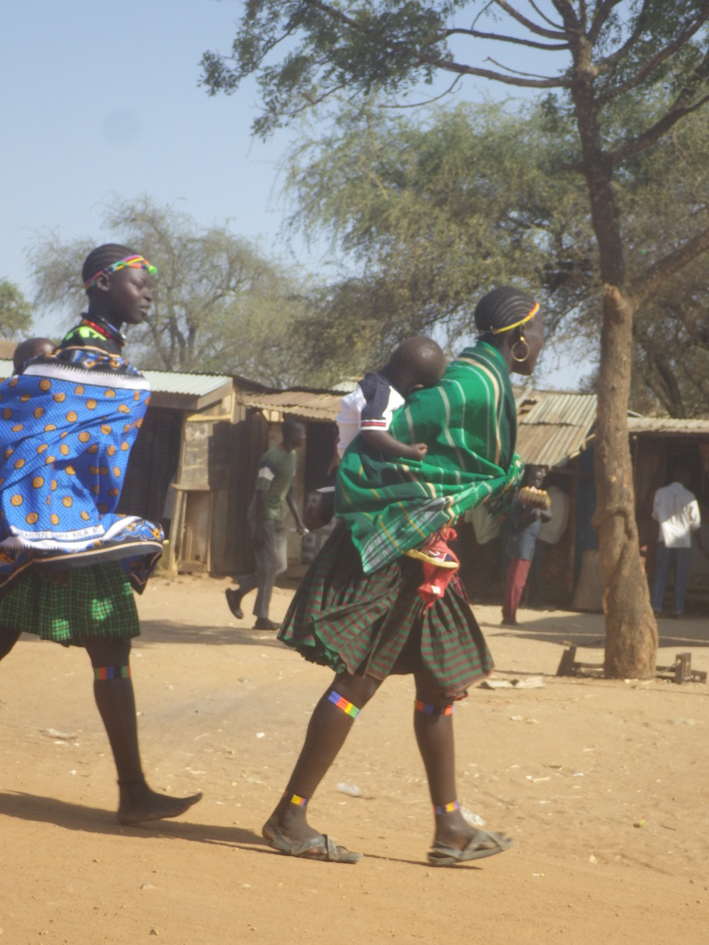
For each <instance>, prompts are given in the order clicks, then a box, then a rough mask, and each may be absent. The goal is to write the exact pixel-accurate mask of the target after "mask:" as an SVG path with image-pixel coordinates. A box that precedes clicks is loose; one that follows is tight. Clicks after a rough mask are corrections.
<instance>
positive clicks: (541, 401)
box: [517, 391, 596, 466]
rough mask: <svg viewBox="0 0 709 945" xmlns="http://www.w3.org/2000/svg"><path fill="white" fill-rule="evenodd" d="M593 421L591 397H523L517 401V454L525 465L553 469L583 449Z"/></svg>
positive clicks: (538, 393) (543, 394)
mask: <svg viewBox="0 0 709 945" xmlns="http://www.w3.org/2000/svg"><path fill="white" fill-rule="evenodd" d="M595 419H596V395H595V394H574V393H558V392H556V391H532V392H531V393H528V394H523V395H521V396H520V397H519V398H518V400H517V425H518V430H517V452H518V453H519V454H520V456H521V457H522V459H523V460H524V461H525V462H526V463H532V464H534V465H538V466H557V465H559V464H561V463H563V462H564V461H566V460H569V459H571V458H572V457H573V456H576V455H577V454H578V453H579V452H580V451H581V450H582V449H583V448H584V446H585V444H586V440H587V439H588V436H589V434H590V432H591V429H592V427H593V424H594V422H595Z"/></svg>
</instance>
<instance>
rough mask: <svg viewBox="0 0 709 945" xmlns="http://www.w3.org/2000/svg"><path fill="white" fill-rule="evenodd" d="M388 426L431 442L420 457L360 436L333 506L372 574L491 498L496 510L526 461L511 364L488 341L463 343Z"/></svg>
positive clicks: (407, 438)
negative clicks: (519, 443) (519, 447)
mask: <svg viewBox="0 0 709 945" xmlns="http://www.w3.org/2000/svg"><path fill="white" fill-rule="evenodd" d="M390 432H391V434H392V436H394V437H396V439H398V440H401V441H402V442H404V443H426V444H427V446H428V453H427V454H426V456H425V457H424V459H423V461H420V462H419V461H416V460H400V459H395V458H393V457H390V456H384V455H383V454H382V453H381V452H379V451H378V450H375V449H373V448H372V447H370V446H369V445H368V444H367V443H365V442H364V440H363V439H362V437H359V436H358V437H355V439H354V440H353V442H352V444H351V445H350V447H349V448H348V449H347V451H346V452H345V455H344V456H343V458H342V463H341V465H340V469H339V473H338V477H337V490H336V495H335V513H336V515H337V516H338V517H339V518H341V519H343V520H344V521H345V522H346V524H347V526H348V527H349V529H350V533H351V535H352V540H353V542H354V544H355V546H356V548H357V550H358V551H359V553H360V555H361V558H362V565H363V568H364V571H365V573H367V574H369V573H371V572H372V571H376V570H377V569H378V568H381V567H383V566H384V565H386V564H389V563H391V562H392V561H394V560H395V559H396V558H398V557H400V556H401V555H402V554H403V553H404V552H406V551H408V550H409V549H410V548H415V547H416V546H418V545H420V544H422V542H423V541H424V540H425V539H426V538H428V536H429V535H431V534H432V533H433V532H435V531H436V530H437V529H439V528H442V527H443V526H444V525H449V524H451V523H452V522H454V521H455V520H456V518H457V517H458V516H459V515H460V514H461V513H462V512H464V511H465V510H466V509H467V508H470V507H473V506H476V505H479V504H480V502H482V501H484V500H487V501H488V505H489V506H490V508H491V511H493V512H494V513H497V514H499V512H501V511H503V509H505V508H507V507H508V506H509V504H510V503H511V502H512V499H513V498H514V494H515V489H516V486H517V483H518V481H519V478H520V476H521V473H522V471H523V468H524V466H523V464H522V461H521V459H520V458H519V456H518V455H517V454H516V453H515V452H514V448H515V443H516V440H517V418H516V412H515V403H514V396H513V393H512V387H511V385H510V379H509V373H508V370H507V365H506V364H505V362H504V359H503V358H502V355H501V354H500V353H499V351H497V349H496V348H494V347H493V346H492V345H488V344H486V343H485V342H478V344H477V345H476V346H475V347H474V348H466V349H465V350H464V351H463V353H462V354H461V355H460V357H459V358H457V359H456V360H455V361H453V362H451V364H449V366H448V368H447V369H446V372H445V374H444V375H443V378H442V379H441V381H440V383H439V384H437V385H436V386H435V387H431V388H428V389H427V390H421V391H416V393H414V394H413V395H412V396H411V398H410V399H409V401H408V402H407V404H406V405H405V406H404V407H402V408H401V409H400V410H399V411H398V412H397V413H396V415H395V416H394V420H393V423H392V426H391V428H390Z"/></svg>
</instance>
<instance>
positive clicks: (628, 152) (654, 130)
mask: <svg viewBox="0 0 709 945" xmlns="http://www.w3.org/2000/svg"><path fill="white" fill-rule="evenodd" d="M678 101H679V99H678ZM707 102H709V95H705V96H704V97H703V98H700V99H699V101H698V102H696V103H695V104H694V105H692V106H690V107H689V108H677V107H676V106H673V107H672V108H671V109H670V111H669V112H667V114H666V115H664V116H663V117H662V118H661V119H660V120H659V121H657V122H655V124H654V125H652V127H651V128H648V129H647V131H644V132H643V133H642V134H641V135H638V136H637V138H633V139H632V140H631V141H628V142H626V143H625V144H624V145H623V146H622V147H620V148H616V150H615V151H611V152H610V154H609V155H608V160H609V161H610V163H611V165H612V166H613V167H617V166H618V165H619V164H622V163H623V161H626V160H627V159H628V158H629V157H634V156H635V155H636V154H640V153H641V151H645V150H647V148H649V147H652V145H653V144H655V142H656V141H659V140H660V138H662V136H663V135H665V134H667V132H668V131H669V130H670V128H672V126H673V125H675V124H677V122H678V121H679V120H680V118H684V117H685V116H686V115H691V114H692V112H696V111H697V110H698V109H700V108H701V107H702V105H705V104H706V103H707Z"/></svg>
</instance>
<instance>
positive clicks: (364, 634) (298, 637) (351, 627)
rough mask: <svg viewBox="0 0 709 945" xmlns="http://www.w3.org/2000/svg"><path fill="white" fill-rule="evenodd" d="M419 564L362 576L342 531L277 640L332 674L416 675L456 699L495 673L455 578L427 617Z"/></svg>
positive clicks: (408, 562)
mask: <svg viewBox="0 0 709 945" xmlns="http://www.w3.org/2000/svg"><path fill="white" fill-rule="evenodd" d="M422 581H423V574H422V568H421V564H420V562H418V561H416V560H414V559H413V558H408V557H402V558H399V559H397V560H396V561H394V562H393V563H392V564H389V565H385V566H384V567H383V568H380V569H379V570H378V571H374V572H373V573H372V574H365V573H364V571H363V569H362V562H361V559H360V556H359V552H358V551H357V550H356V548H355V546H354V545H353V543H352V540H351V539H350V536H349V532H348V531H347V529H346V528H345V527H344V525H342V524H340V525H338V527H337V528H336V529H335V530H334V532H333V533H332V535H331V536H330V538H329V539H328V541H327V542H326V543H325V545H324V546H323V548H322V550H321V551H320V554H319V555H318V556H317V558H316V559H315V561H314V562H313V563H312V565H311V566H310V569H309V570H308V572H307V574H306V575H305V577H304V578H303V580H302V581H301V584H300V586H299V588H298V590H297V592H296V594H295V597H294V598H293V601H292V603H291V606H290V609H289V610H288V613H287V615H286V619H285V621H284V623H283V625H282V628H281V631H280V633H279V634H278V638H279V640H282V641H283V642H284V643H286V644H287V645H288V646H292V647H293V648H294V649H296V650H297V651H298V652H299V653H300V654H301V655H302V656H304V657H305V659H307V660H310V661H311V662H314V663H319V664H321V665H324V666H329V667H330V668H331V669H333V670H335V672H337V673H339V672H344V671H347V672H349V673H352V674H355V675H369V676H373V677H374V678H375V679H385V678H386V677H387V676H389V675H396V674H408V673H419V674H421V675H422V676H423V677H424V678H426V680H427V682H428V684H429V685H430V687H431V688H432V689H433V690H435V691H436V692H438V693H440V694H441V695H444V696H445V697H447V698H452V699H459V698H462V697H463V696H464V695H465V694H466V690H467V688H468V686H471V685H472V684H473V683H475V682H477V681H478V680H479V679H482V678H484V677H485V676H488V675H489V674H490V673H491V672H492V667H493V663H492V657H491V656H490V652H489V650H488V648H487V645H486V643H485V639H484V637H483V635H482V632H481V630H480V627H479V626H478V624H477V621H476V620H475V617H474V616H473V613H472V611H471V609H470V605H469V604H468V601H467V599H466V597H465V592H464V591H463V588H462V585H461V584H460V582H459V581H458V580H457V577H456V578H454V580H453V581H451V583H450V584H449V585H448V589H447V591H446V594H445V596H444V597H443V599H442V600H438V601H436V602H435V603H434V604H433V606H432V607H431V608H430V609H429V610H427V611H425V612H424V609H423V601H422V600H421V598H420V597H419V595H418V586H419V584H421V582H422Z"/></svg>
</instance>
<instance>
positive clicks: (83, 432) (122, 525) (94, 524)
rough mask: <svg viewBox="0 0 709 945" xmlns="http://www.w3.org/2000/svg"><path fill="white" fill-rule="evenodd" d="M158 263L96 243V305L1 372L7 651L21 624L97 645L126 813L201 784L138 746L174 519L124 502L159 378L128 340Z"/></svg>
mask: <svg viewBox="0 0 709 945" xmlns="http://www.w3.org/2000/svg"><path fill="white" fill-rule="evenodd" d="M155 273H156V269H155V267H154V266H152V265H151V264H150V263H149V262H148V261H147V260H146V259H144V258H143V257H142V256H140V255H138V254H137V253H135V252H133V251H132V250H130V249H128V247H126V246H120V245H116V244H106V245H103V246H99V247H98V248H97V249H95V250H93V251H92V252H91V253H90V254H89V256H88V257H87V259H86V261H85V263H84V267H83V272H82V278H83V281H84V286H85V288H86V293H87V296H88V303H89V304H88V310H87V313H86V314H85V315H84V316H83V318H82V321H81V323H80V324H79V325H78V326H76V327H75V328H73V329H72V330H71V331H70V332H69V333H68V334H67V335H66V337H65V338H64V339H63V341H62V342H61V343H60V344H59V346H58V347H57V348H56V350H54V351H52V352H50V353H48V354H42V355H40V356H38V357H32V358H30V360H29V361H27V363H25V364H24V365H22V368H21V371H20V372H19V373H18V374H16V375H13V377H12V378H10V380H8V381H5V382H4V383H3V384H0V659H2V658H3V657H4V656H6V655H7V654H8V653H9V652H10V650H11V649H12V647H13V646H14V644H15V643H16V641H17V639H18V638H19V636H20V634H21V633H22V632H28V633H35V634H37V635H38V636H40V637H41V638H43V639H47V640H54V641H56V642H58V643H63V644H65V645H72V644H73V645H76V646H82V647H84V648H85V649H86V651H87V653H88V655H89V658H90V659H91V664H92V667H93V671H94V696H95V699H96V704H97V706H98V709H99V712H100V714H101V718H102V720H103V723H104V725H105V727H106V733H107V735H108V738H109V742H110V745H111V749H112V751H113V757H114V760H115V763H116V768H117V771H118V785H119V807H118V820H119V822H120V823H122V824H134V823H140V822H141V821H145V820H157V819H160V818H163V817H176V816H178V815H179V814H181V813H183V812H184V811H185V810H187V808H188V807H190V806H191V805H192V804H194V803H195V802H196V801H198V800H199V798H200V797H201V794H196V795H194V796H192V797H186V798H175V797H168V796H166V795H162V794H157V793H156V792H154V791H152V790H151V789H150V787H149V786H148V785H147V783H146V781H145V777H144V775H143V769H142V764H141V759H140V753H139V750H138V733H137V723H136V711H135V700H134V695H133V685H132V682H131V678H130V662H129V657H130V648H131V639H132V638H133V637H135V636H137V635H138V634H139V633H140V623H139V620H138V612H137V609H136V606H135V601H134V599H133V590H132V588H135V589H136V590H137V591H138V592H139V593H140V592H142V590H143V588H144V587H145V583H146V581H147V579H148V576H149V574H150V571H151V570H152V568H153V566H154V565H155V562H156V561H157V559H158V558H159V557H160V554H161V553H162V541H163V535H162V530H161V528H160V527H159V526H157V525H153V524H152V523H150V522H147V521H145V520H143V519H140V518H137V517H136V516H129V515H121V514H118V513H117V512H116V507H117V505H118V500H119V498H120V494H121V488H122V484H123V481H124V478H125V472H126V468H127V464H128V457H129V455H130V449H131V446H132V444H133V442H134V440H135V437H136V436H137V434H138V430H139V429H140V426H141V423H142V419H143V416H144V414H145V411H146V408H147V406H148V402H149V400H150V385H149V384H148V382H147V381H146V379H145V378H144V377H143V375H142V374H141V373H140V372H139V371H138V370H137V369H136V368H134V367H133V366H132V365H131V364H130V362H129V361H127V360H126V358H125V357H124V356H123V354H122V349H123V346H124V344H125V337H124V336H123V334H122V332H121V330H120V329H121V326H122V325H123V324H127V325H134V324H139V323H140V322H142V321H143V320H144V319H145V318H146V316H147V314H148V311H149V308H150V303H151V299H152V296H151V288H150V277H151V275H154V274H155Z"/></svg>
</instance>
